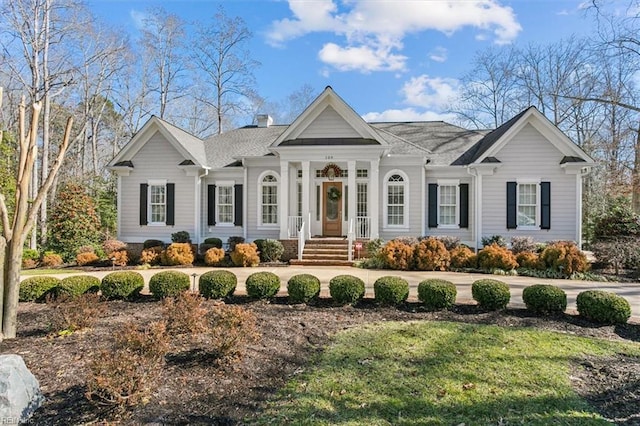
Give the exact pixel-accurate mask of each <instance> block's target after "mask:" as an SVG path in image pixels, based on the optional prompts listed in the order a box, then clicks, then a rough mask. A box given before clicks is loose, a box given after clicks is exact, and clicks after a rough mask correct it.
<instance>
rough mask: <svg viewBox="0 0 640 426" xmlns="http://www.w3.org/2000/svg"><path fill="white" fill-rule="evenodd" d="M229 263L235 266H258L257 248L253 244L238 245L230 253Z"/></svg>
mask: <svg viewBox="0 0 640 426" xmlns="http://www.w3.org/2000/svg"><path fill="white" fill-rule="evenodd" d="M231 261H232V262H233V264H234V265H236V266H258V264H259V263H260V256H258V246H256V245H255V244H254V243H239V244H236V246H235V248H234V249H233V251H232V252H231Z"/></svg>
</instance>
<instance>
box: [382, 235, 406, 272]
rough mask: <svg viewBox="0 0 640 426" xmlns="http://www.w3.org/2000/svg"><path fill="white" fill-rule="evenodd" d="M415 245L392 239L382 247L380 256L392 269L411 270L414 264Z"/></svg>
mask: <svg viewBox="0 0 640 426" xmlns="http://www.w3.org/2000/svg"><path fill="white" fill-rule="evenodd" d="M413 252H414V246H413V245H410V244H407V243H405V242H402V241H399V240H391V241H389V242H388V243H387V244H385V245H384V246H383V247H382V248H381V249H380V257H381V258H382V260H383V261H384V263H385V265H386V266H388V267H389V268H391V269H399V270H404V271H406V270H409V269H410V268H411V266H412V261H413Z"/></svg>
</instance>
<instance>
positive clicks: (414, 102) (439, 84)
mask: <svg viewBox="0 0 640 426" xmlns="http://www.w3.org/2000/svg"><path fill="white" fill-rule="evenodd" d="M459 87H460V83H459V81H458V80H456V79H453V78H441V77H435V78H430V77H429V76H428V75H425V74H423V75H421V76H418V77H413V78H411V79H410V80H409V81H407V82H406V83H405V84H404V86H402V89H401V91H400V92H401V93H402V94H403V95H404V101H403V103H405V104H407V105H411V106H417V107H421V108H436V109H444V108H447V107H448V106H449V105H451V103H452V102H454V101H455V100H456V99H457V98H458V96H459Z"/></svg>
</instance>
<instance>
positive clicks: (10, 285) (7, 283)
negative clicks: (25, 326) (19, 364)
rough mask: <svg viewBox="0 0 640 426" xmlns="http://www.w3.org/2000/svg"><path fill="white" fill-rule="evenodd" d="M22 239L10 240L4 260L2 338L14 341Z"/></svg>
mask: <svg viewBox="0 0 640 426" xmlns="http://www.w3.org/2000/svg"><path fill="white" fill-rule="evenodd" d="M22 246H23V242H22V238H15V236H14V238H12V239H11V241H10V242H9V244H8V246H7V247H6V253H5V258H4V259H5V260H4V268H3V269H4V271H3V272H4V273H3V281H4V295H3V301H4V303H3V305H4V310H3V312H2V333H1V334H2V336H3V337H4V338H5V339H15V338H16V331H17V329H18V297H19V292H20V270H21V268H22V251H23V249H22Z"/></svg>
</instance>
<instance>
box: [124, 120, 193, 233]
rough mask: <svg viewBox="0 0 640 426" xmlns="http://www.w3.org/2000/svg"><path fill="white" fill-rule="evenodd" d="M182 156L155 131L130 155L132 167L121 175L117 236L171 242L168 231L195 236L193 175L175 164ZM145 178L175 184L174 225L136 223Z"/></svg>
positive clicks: (182, 158)
mask: <svg viewBox="0 0 640 426" xmlns="http://www.w3.org/2000/svg"><path fill="white" fill-rule="evenodd" d="M183 160H184V157H182V156H181V155H180V154H179V153H178V151H176V149H175V148H174V147H173V146H172V145H171V144H170V143H169V142H168V141H167V140H166V139H165V138H164V137H163V136H162V135H161V134H160V133H158V132H156V133H155V134H154V135H153V136H152V137H151V138H150V139H149V141H148V142H147V143H146V144H145V145H144V146H143V147H142V148H141V149H140V151H138V152H137V153H136V155H135V156H134V157H133V158H132V159H131V161H132V162H133V165H134V168H133V170H131V173H130V174H129V176H122V177H121V179H122V185H121V194H120V200H121V205H120V206H118V208H119V209H120V211H121V218H122V222H121V228H120V235H119V236H118V238H119V239H121V240H123V241H125V242H132V243H134V242H143V241H144V240H147V239H158V240H162V241H164V242H166V243H169V242H171V234H172V233H174V232H178V231H187V232H189V234H190V235H191V237H192V239H194V237H195V194H194V191H195V177H193V176H187V175H186V174H185V172H184V170H181V169H180V168H179V167H178V164H180V162H182V161H183ZM149 179H166V180H167V183H174V184H175V225H174V226H143V225H140V219H139V218H140V213H139V212H140V184H141V183H147V181H148V180H149Z"/></svg>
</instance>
